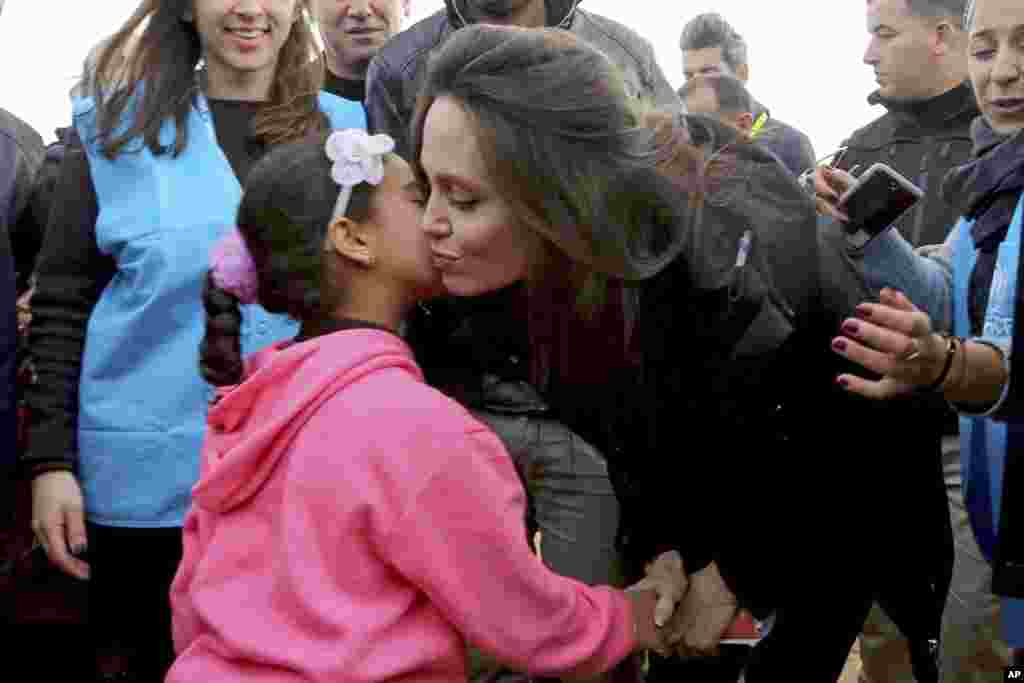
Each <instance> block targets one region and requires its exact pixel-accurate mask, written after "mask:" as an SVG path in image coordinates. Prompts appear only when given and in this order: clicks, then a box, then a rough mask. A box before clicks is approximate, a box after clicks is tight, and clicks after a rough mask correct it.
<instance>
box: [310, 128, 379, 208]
mask: <svg viewBox="0 0 1024 683" xmlns="http://www.w3.org/2000/svg"><path fill="white" fill-rule="evenodd" d="M394 149H395V141H394V139H393V138H392V137H391V136H390V135H369V134H367V132H366V131H365V130H362V129H360V128H344V129H342V130H336V131H334V132H333V133H331V134H330V136H329V137H328V138H327V146H326V151H327V158H328V159H330V160H331V161H333V162H334V166H332V167H331V178H333V179H334V182H336V183H338V185H340V186H341V194H339V195H338V203H337V204H335V205H334V215H333V216H332V217H331V221H332V222H333V221H334V220H336V219H337V218H339V217H341V216H344V215H345V211H346V210H347V209H348V202H349V200H350V199H351V198H352V188H353V187H355V186H356V185H358V184H359V183H370V184H371V185H380V183H381V181H382V180H383V179H384V155H385V154H388V153H390V152H391V151H392V150H394Z"/></svg>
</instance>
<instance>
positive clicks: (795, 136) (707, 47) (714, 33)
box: [679, 12, 814, 175]
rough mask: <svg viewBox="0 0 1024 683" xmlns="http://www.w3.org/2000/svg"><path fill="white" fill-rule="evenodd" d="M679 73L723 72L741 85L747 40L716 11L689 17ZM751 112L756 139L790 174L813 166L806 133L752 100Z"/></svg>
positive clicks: (746, 72) (681, 45) (744, 76)
mask: <svg viewBox="0 0 1024 683" xmlns="http://www.w3.org/2000/svg"><path fill="white" fill-rule="evenodd" d="M679 49H680V50H682V52H683V76H684V77H685V78H686V80H687V81H689V80H691V79H692V78H694V77H695V76H715V75H726V76H732V77H733V78H736V79H738V80H739V81H740V82H741V83H743V84H744V85H745V84H746V83H747V82H748V81H749V79H750V63H749V61H748V59H747V43H746V41H745V40H744V39H743V36H741V35H740V34H739V33H737V32H736V30H735V29H734V28H733V27H732V26H731V25H730V24H729V22H727V21H726V20H725V19H724V18H722V16H721V15H720V14H717V13H715V12H709V13H706V14H701V15H698V16H697V17H695V18H693V19H691V20H690V21H689V23H687V24H686V26H684V27H683V31H682V34H681V35H680V37H679ZM752 113H753V114H754V122H755V123H754V125H755V127H756V128H757V129H758V131H759V132H758V141H759V142H760V143H761V144H762V145H763V146H764V147H765V148H767V149H769V150H770V151H771V152H772V153H773V154H775V156H777V157H778V158H779V160H780V161H782V163H783V165H784V166H785V167H786V168H788V169H789V170H790V171H792V173H793V175H800V174H801V173H802V172H804V171H806V170H807V169H809V168H811V167H812V166H814V147H813V146H812V145H811V141H810V140H809V139H808V137H807V136H806V135H804V134H803V133H801V132H800V131H798V130H797V129H795V128H793V127H792V126H790V125H787V124H785V123H783V122H782V121H779V120H778V119H776V118H772V115H771V113H770V112H769V111H768V108H767V107H765V106H764V105H762V104H761V103H759V102H757V100H754V102H753V109H752Z"/></svg>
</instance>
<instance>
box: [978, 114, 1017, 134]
mask: <svg viewBox="0 0 1024 683" xmlns="http://www.w3.org/2000/svg"><path fill="white" fill-rule="evenodd" d="M985 120H986V121H988V125H989V126H991V127H992V130H994V131H995V132H996V133H998V134H999V135H1016V134H1017V133H1019V132H1021V131H1022V130H1024V116H1017V117H1012V118H1010V117H1005V116H993V115H992V114H985Z"/></svg>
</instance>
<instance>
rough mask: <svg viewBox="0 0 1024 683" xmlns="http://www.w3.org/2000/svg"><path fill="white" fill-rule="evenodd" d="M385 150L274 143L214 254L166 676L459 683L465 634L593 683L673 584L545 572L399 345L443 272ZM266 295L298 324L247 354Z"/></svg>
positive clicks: (639, 639) (516, 504) (477, 452)
mask: <svg viewBox="0 0 1024 683" xmlns="http://www.w3.org/2000/svg"><path fill="white" fill-rule="evenodd" d="M392 145H393V143H392V141H391V139H390V138H388V137H386V136H379V135H378V136H372V137H369V136H367V135H366V133H365V132H363V131H357V130H344V131H336V132H335V133H333V134H332V135H331V136H330V138H329V139H327V140H323V139H321V140H316V141H310V142H303V143H295V144H291V145H286V146H282V147H280V148H277V149H275V150H274V151H272V152H270V153H269V154H268V155H267V156H266V157H265V158H264V159H263V160H262V161H261V162H260V163H259V164H258V165H257V166H256V167H254V168H253V170H252V171H251V173H250V175H249V178H248V182H247V184H246V188H245V193H244V196H243V199H242V203H241V207H240V208H239V211H238V221H237V222H238V228H239V232H238V233H236V234H235V235H234V236H233V237H232V238H229V240H227V241H226V242H225V243H223V244H222V245H221V247H220V248H219V249H218V251H217V253H216V254H215V255H214V264H213V268H212V270H211V274H210V278H209V282H208V284H207V289H206V292H205V295H204V303H205V306H206V310H207V315H208V324H207V333H206V338H205V339H204V340H203V344H202V372H203V374H204V377H206V379H207V380H208V381H209V382H211V383H212V384H214V385H217V386H220V387H221V390H220V391H219V393H218V400H217V402H216V403H215V405H214V406H213V407H212V408H211V410H210V414H209V419H208V426H209V431H208V435H207V438H206V442H205V445H204V450H203V456H202V473H201V478H200V481H199V483H198V484H197V485H196V487H195V489H194V490H193V505H192V509H191V512H190V513H189V515H188V517H187V519H186V523H185V530H184V559H183V561H182V564H181V566H180V568H179V570H178V573H177V576H176V577H175V580H174V583H173V586H172V589H171V602H172V606H173V612H174V622H173V623H174V642H175V647H176V651H177V654H178V658H177V661H176V662H175V664H174V666H173V668H172V669H171V671H170V673H169V675H168V677H167V681H169V682H172V683H177V682H182V683H186V682H187V683H194V682H196V681H203V682H204V683H214V682H217V681H242V680H246V681H261V682H262V681H323V682H328V681H331V682H339V683H340V682H345V683H349V682H359V683H369V682H375V681H439V682H440V681H463V680H465V678H466V643H467V641H469V642H471V643H473V644H474V645H476V646H478V647H479V648H481V649H482V650H484V651H486V652H489V653H491V654H492V655H494V656H495V657H496V658H497V659H499V660H501V661H502V662H503V663H506V664H508V665H509V666H511V667H513V668H516V669H520V670H523V671H526V672H529V673H531V674H535V675H541V676H573V677H581V676H590V675H593V674H597V673H599V672H602V671H605V670H607V669H609V668H611V667H612V666H614V665H615V664H616V663H617V662H619V661H620V660H622V659H623V658H624V657H625V656H626V655H628V654H629V653H630V652H631V651H633V650H637V649H647V648H660V647H661V642H660V638H659V632H658V630H657V628H656V627H655V623H654V607H655V599H656V593H654V592H652V591H649V590H640V589H641V588H650V587H653V588H655V589H656V590H657V591H658V594H661V595H666V594H667V593H669V592H671V590H673V589H672V588H671V586H669V585H667V584H666V583H664V582H658V581H657V580H655V579H648V580H647V581H646V582H645V583H644V584H638V586H637V587H634V589H631V590H630V591H627V592H622V591H618V590H615V589H612V588H608V587H599V588H593V587H588V586H585V585H583V584H581V583H579V582H577V581H574V580H572V579H568V578H564V577H561V576H558V575H556V574H554V573H553V572H551V571H550V570H549V569H547V568H546V567H545V566H544V564H542V562H541V561H540V560H539V559H538V558H537V557H536V556H534V555H533V554H532V553H531V552H530V549H529V546H528V544H527V542H526V535H527V534H526V528H525V523H524V512H525V495H524V491H523V489H522V486H521V484H520V481H519V478H518V476H517V474H516V471H515V469H514V467H513V464H512V461H511V459H510V458H509V456H508V454H507V453H506V452H505V450H504V448H503V447H502V445H501V443H500V442H499V441H498V439H497V438H496V437H495V436H494V435H493V434H492V433H491V432H490V431H489V430H488V429H487V428H486V427H484V426H483V425H482V424H480V423H479V422H477V421H476V420H475V419H474V418H473V417H472V416H471V415H470V414H469V413H468V412H467V411H466V410H465V409H464V408H462V407H461V406H460V405H458V404H457V403H455V402H454V401H452V400H451V399H449V398H447V397H446V396H444V395H443V394H441V393H440V392H438V391H436V390H434V389H432V388H430V387H429V386H427V385H426V384H425V383H424V382H423V377H422V374H421V372H420V370H419V368H418V367H417V365H416V363H415V361H414V359H413V356H412V353H411V352H410V350H409V348H408V347H407V346H406V344H405V343H404V342H403V341H402V339H401V338H400V337H399V336H398V335H397V334H396V331H397V330H398V328H399V325H400V321H401V320H402V319H403V317H404V316H405V314H406V313H407V312H408V310H409V308H410V307H411V306H413V305H415V303H416V302H417V301H419V300H420V299H422V298H426V297H430V296H432V295H435V294H437V293H438V291H439V284H440V283H439V277H438V273H437V271H436V270H435V268H434V266H433V263H432V259H431V253H430V250H429V247H428V244H427V242H426V238H425V235H424V233H423V231H422V230H421V229H420V219H421V213H422V205H423V202H424V197H423V195H422V188H421V186H420V184H419V183H418V182H417V180H416V179H415V177H414V175H413V173H412V171H411V170H410V168H409V166H408V165H407V164H406V163H405V162H404V161H403V160H401V159H399V158H398V157H396V156H394V155H392V154H389V152H390V150H391V148H392ZM332 162H333V163H332ZM257 300H258V301H259V302H260V303H261V304H262V305H263V306H264V307H265V308H266V309H267V310H269V311H271V312H275V313H288V314H290V315H291V316H293V317H295V318H297V319H298V320H300V321H301V332H300V335H299V337H297V338H296V339H295V340H294V341H292V342H282V343H279V344H276V345H274V346H272V347H270V348H268V349H266V350H264V351H262V352H260V353H257V354H256V355H255V356H253V357H250V358H249V359H247V360H246V361H245V363H244V364H243V363H242V360H241V358H240V352H239V345H238V338H239V321H240V316H239V313H238V310H239V309H238V306H239V305H240V304H246V303H252V302H254V301H257ZM154 390H155V391H159V387H154ZM678 597H681V596H674V598H678Z"/></svg>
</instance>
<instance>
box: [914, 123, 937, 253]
mask: <svg viewBox="0 0 1024 683" xmlns="http://www.w3.org/2000/svg"><path fill="white" fill-rule="evenodd" d="M934 142H935V141H934V139H933V138H931V137H926V138H923V139H922V140H921V144H922V145H924V154H922V155H921V166H920V168H919V169H918V176H917V186H918V187H919V188H921V192H923V193H924V195H923V196H922V197H921V202H920V203H919V204H918V205H917V215H916V216H915V218H914V235H913V239H911V241H910V243H911V244H913V245H914V246H915V247H917V246H920V242H921V233H922V232H923V231H924V219H925V209H927V208H928V164H929V162H931V153H932V145H933V144H934Z"/></svg>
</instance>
